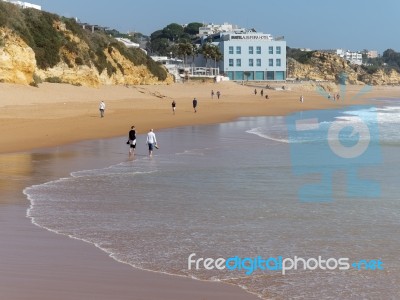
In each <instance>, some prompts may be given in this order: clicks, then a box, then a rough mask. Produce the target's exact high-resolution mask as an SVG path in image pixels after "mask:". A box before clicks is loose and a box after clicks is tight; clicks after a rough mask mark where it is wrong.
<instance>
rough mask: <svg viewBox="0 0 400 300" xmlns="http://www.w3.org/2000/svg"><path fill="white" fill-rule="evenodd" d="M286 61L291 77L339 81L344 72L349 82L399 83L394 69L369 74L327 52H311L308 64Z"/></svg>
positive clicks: (399, 75) (371, 83)
mask: <svg viewBox="0 0 400 300" xmlns="http://www.w3.org/2000/svg"><path fill="white" fill-rule="evenodd" d="M287 63H288V77H291V78H299V79H309V80H316V81H333V82H339V81H340V80H339V77H340V76H341V74H343V73H344V74H346V77H347V83H349V84H369V85H392V84H395V85H398V84H400V74H399V73H398V72H396V71H395V70H390V71H384V70H382V69H379V70H378V71H376V72H375V73H373V74H369V73H367V72H366V71H365V70H364V69H363V68H362V67H361V66H355V65H349V64H348V63H347V61H346V60H344V59H342V58H340V57H338V56H337V55H334V54H329V53H322V52H315V53H313V56H312V57H311V60H310V63H308V64H301V63H299V62H297V61H296V60H294V59H291V58H289V59H288V62H287Z"/></svg>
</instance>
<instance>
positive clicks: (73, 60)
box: [0, 1, 173, 86]
mask: <svg viewBox="0 0 400 300" xmlns="http://www.w3.org/2000/svg"><path fill="white" fill-rule="evenodd" d="M43 81H49V82H57V83H69V84H74V85H84V86H98V85H100V84H106V85H137V84H169V83H172V82H173V77H172V76H171V75H169V74H168V72H167V71H166V69H165V68H164V67H163V66H162V65H159V64H157V63H156V62H154V61H153V60H152V59H151V58H149V57H148V56H147V55H146V54H145V53H144V52H142V51H141V50H139V49H127V48H126V47H125V46H124V45H123V44H121V43H119V42H117V41H116V40H115V39H113V38H111V37H110V36H109V35H107V34H106V33H104V32H101V31H99V32H91V31H88V30H85V29H83V28H82V27H80V26H79V25H78V24H77V23H76V22H75V21H74V20H73V19H67V18H63V17H60V16H57V15H54V14H50V13H47V12H42V11H38V10H34V9H22V8H19V7H18V6H15V5H13V4H9V3H6V2H1V1H0V82H8V83H19V84H31V85H37V84H38V83H40V82H43Z"/></svg>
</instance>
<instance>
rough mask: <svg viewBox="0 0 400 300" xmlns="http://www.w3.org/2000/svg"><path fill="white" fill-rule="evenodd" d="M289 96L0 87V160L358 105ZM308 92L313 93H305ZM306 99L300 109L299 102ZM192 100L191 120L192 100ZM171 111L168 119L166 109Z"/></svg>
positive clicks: (229, 89)
mask: <svg viewBox="0 0 400 300" xmlns="http://www.w3.org/2000/svg"><path fill="white" fill-rule="evenodd" d="M286 87H287V88H290V89H291V90H290V91H289V90H286V91H273V90H264V95H265V94H268V96H269V98H270V99H268V100H266V99H265V98H264V97H261V96H260V88H259V87H256V88H257V89H258V94H257V95H254V93H253V91H254V88H255V86H242V85H239V84H236V83H233V82H226V83H219V84H213V83H204V84H201V83H193V84H192V83H187V84H175V85H172V86H132V87H123V86H119V87H110V86H103V87H101V88H98V89H95V88H86V87H76V86H71V85H64V84H50V83H47V84H41V85H40V87H39V88H34V87H29V86H18V85H10V84H0V127H1V128H2V139H1V140H2V141H1V145H0V153H6V152H15V151H21V150H29V149H34V148H41V147H47V146H55V145H61V144H67V143H71V142H76V141H81V140H87V139H98V138H106V137H114V136H122V135H126V134H127V132H128V130H129V128H130V126H131V125H135V126H136V128H137V130H138V132H139V133H144V132H147V131H148V130H149V129H150V128H155V129H159V128H171V127H176V126H181V125H189V124H190V125H192V124H206V123H216V122H222V121H227V120H232V119H235V118H237V117H240V116H262V115H283V114H287V113H289V112H293V111H298V110H305V109H316V108H329V107H340V106H343V105H350V104H355V103H359V102H360V101H361V100H356V101H354V100H352V101H350V100H347V98H350V96H351V95H355V94H356V93H357V91H359V90H360V89H361V86H351V87H349V88H348V90H349V92H348V93H347V97H346V99H341V100H340V101H337V102H333V101H328V100H327V99H324V98H323V97H322V96H320V95H319V94H318V93H316V92H315V90H314V88H313V87H311V88H310V86H306V87H304V86H301V85H299V84H292V85H288V84H287V85H286ZM212 89H214V91H215V92H216V91H217V90H219V91H220V92H221V94H222V96H221V99H220V100H217V99H216V97H215V96H214V99H211V90H212ZM310 89H311V90H310ZM398 92H399V88H386V89H384V88H379V89H374V90H373V92H372V93H368V94H366V95H364V99H365V97H371V96H373V95H379V96H387V95H395V94H396V93H398ZM302 94H303V95H304V98H305V102H304V103H300V102H299V97H300V96H301V95H302ZM193 97H196V98H197V99H198V103H199V104H198V113H196V114H194V113H193V108H192V99H193ZM172 99H174V100H175V101H176V103H177V108H176V109H177V111H176V115H172V109H171V102H172ZM100 100H104V101H105V103H106V112H105V118H103V119H101V118H100V117H99V111H98V105H99V102H100Z"/></svg>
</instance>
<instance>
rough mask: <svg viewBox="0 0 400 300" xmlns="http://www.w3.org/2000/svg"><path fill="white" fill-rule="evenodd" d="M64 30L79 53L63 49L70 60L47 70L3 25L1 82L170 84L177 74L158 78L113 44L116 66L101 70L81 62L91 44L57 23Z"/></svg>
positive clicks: (109, 54) (110, 53)
mask: <svg viewBox="0 0 400 300" xmlns="http://www.w3.org/2000/svg"><path fill="white" fill-rule="evenodd" d="M54 26H55V27H56V28H57V30H59V31H62V32H63V34H65V35H66V36H67V37H68V38H69V39H70V40H72V41H74V42H75V44H76V45H77V47H78V53H77V52H70V51H68V49H67V48H66V47H62V48H61V49H60V55H61V54H62V56H63V57H66V58H67V59H68V64H67V63H66V62H65V60H64V61H63V60H62V61H61V62H59V63H58V64H57V65H56V66H54V67H52V68H48V69H46V70H42V69H39V68H38V67H37V64H36V59H35V53H34V51H33V50H32V49H31V48H30V47H29V46H28V45H27V44H26V43H25V42H24V41H23V40H22V39H21V38H20V37H19V36H18V35H16V34H15V33H13V32H12V31H11V30H9V29H7V28H0V82H8V83H18V84H34V83H35V82H36V83H37V82H40V81H46V80H50V81H53V82H63V83H69V84H74V85H83V86H91V87H95V86H99V85H101V84H105V85H137V84H170V83H173V77H172V76H171V75H168V77H167V79H166V80H164V81H160V80H158V78H157V77H155V76H154V75H153V74H152V73H151V72H150V71H149V70H148V69H147V67H146V66H144V65H139V66H135V65H134V64H133V63H132V62H131V61H130V60H129V59H127V58H126V57H124V56H123V55H122V54H121V53H120V52H119V51H118V49H115V48H113V47H109V49H105V50H104V55H105V56H106V58H107V61H108V62H109V63H110V64H111V65H112V66H113V67H114V72H113V73H112V74H108V72H107V69H104V70H103V71H102V72H101V73H99V71H98V69H97V68H96V67H95V65H94V64H93V63H90V64H89V65H88V64H82V63H79V64H78V63H77V62H79V60H77V58H78V54H81V53H85V55H89V54H88V51H89V46H88V45H87V44H86V43H85V42H84V41H82V40H81V39H79V37H77V36H74V35H73V34H72V33H71V32H70V31H68V30H66V28H65V26H63V25H62V24H61V23H60V24H55V25H54Z"/></svg>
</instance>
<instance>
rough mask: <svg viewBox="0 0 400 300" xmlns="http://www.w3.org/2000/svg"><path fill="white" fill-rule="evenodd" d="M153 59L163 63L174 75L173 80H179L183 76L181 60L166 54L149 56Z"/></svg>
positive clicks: (183, 69) (183, 67)
mask: <svg viewBox="0 0 400 300" xmlns="http://www.w3.org/2000/svg"><path fill="white" fill-rule="evenodd" d="M151 58H152V59H153V60H154V61H157V62H159V63H161V64H162V65H164V67H165V68H166V69H167V70H168V72H169V73H170V74H172V75H174V77H175V81H180V80H181V78H183V77H184V76H185V66H184V65H183V60H181V59H178V58H172V57H169V58H168V57H167V56H151Z"/></svg>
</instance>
